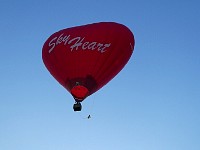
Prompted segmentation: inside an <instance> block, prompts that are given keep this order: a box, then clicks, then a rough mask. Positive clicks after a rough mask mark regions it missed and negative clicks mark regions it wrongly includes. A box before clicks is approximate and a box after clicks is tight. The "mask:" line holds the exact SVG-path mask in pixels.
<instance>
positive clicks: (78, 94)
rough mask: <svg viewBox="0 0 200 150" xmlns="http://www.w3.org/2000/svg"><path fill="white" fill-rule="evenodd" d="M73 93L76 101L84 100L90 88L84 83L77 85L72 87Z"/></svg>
mask: <svg viewBox="0 0 200 150" xmlns="http://www.w3.org/2000/svg"><path fill="white" fill-rule="evenodd" d="M71 94H72V96H73V97H74V99H75V101H76V102H82V101H83V100H84V99H85V98H86V97H87V96H88V94H89V90H88V89H87V88H86V87H85V86H82V85H76V86H74V87H73V88H72V89H71Z"/></svg>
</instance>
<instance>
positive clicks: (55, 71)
mask: <svg viewBox="0 0 200 150" xmlns="http://www.w3.org/2000/svg"><path fill="white" fill-rule="evenodd" d="M134 45H135V41H134V36H133V34H132V32H131V31H130V30H129V29H128V28H127V27H126V26H124V25H122V24H118V23H114V22H100V23H94V24H88V25H83V26H77V27H72V28H67V29H63V30H60V31H58V32H56V33H54V34H53V35H51V36H50V37H49V38H48V39H47V41H46V42H45V43H44V46H43V49H42V59H43V62H44V64H45V66H46V68H47V69H48V70H49V72H50V73H51V74H52V76H53V77H54V78H55V79H56V80H57V81H58V82H59V83H60V84H61V85H62V86H63V87H64V88H66V89H67V91H69V92H70V93H71V95H72V96H73V97H74V99H75V101H76V104H75V105H74V110H81V105H80V102H82V101H83V100H84V99H85V98H86V97H87V96H89V95H91V94H93V93H94V92H96V91H97V90H99V89H100V88H101V87H103V86H104V85H105V84H107V83H108V82H109V81H110V80H111V79H112V78H113V77H115V76H116V75H117V74H118V73H119V72H120V71H121V70H122V68H123V67H124V66H125V65H126V63H127V62H128V60H129V59H130V57H131V55H132V53H133V50H134Z"/></svg>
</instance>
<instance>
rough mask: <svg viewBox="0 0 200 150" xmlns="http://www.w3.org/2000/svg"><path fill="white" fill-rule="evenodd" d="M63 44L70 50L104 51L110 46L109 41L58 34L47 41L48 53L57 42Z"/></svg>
mask: <svg viewBox="0 0 200 150" xmlns="http://www.w3.org/2000/svg"><path fill="white" fill-rule="evenodd" d="M62 43H63V44H64V45H66V46H69V47H70V49H71V51H73V50H80V49H82V50H97V51H99V52H100V53H104V52H106V48H108V47H110V45H111V43H106V44H103V43H98V42H89V41H85V37H79V36H77V37H73V38H71V35H64V33H62V34H60V35H59V36H58V37H54V38H53V39H51V40H50V42H49V45H48V46H49V53H51V52H52V51H53V50H54V48H55V47H56V46H57V45H59V44H62Z"/></svg>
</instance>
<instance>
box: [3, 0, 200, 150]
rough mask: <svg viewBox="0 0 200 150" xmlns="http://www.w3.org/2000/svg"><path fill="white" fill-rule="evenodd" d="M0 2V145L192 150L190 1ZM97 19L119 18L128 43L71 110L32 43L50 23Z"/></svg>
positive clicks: (194, 48) (195, 55) (53, 26)
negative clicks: (131, 39) (114, 67)
mask: <svg viewBox="0 0 200 150" xmlns="http://www.w3.org/2000/svg"><path fill="white" fill-rule="evenodd" d="M0 2H1V4H0V54H1V55H0V71H1V73H0V149H1V150H83V149H84V150H122V149H123V150H199V149H200V46H199V43H200V9H199V6H200V2H199V1H198V0H184V1H182V0H165V1H163V0H151V1H150V0H101V1H97V0H96V1H92V0H87V1H82V0H74V1H73V0H71V1H66V0H61V1H58V0H48V1H47V0H27V1H25V0H21V1H20V0H18V1H17V0H12V1H11V0H0ZM99 21H115V22H119V23H122V24H124V25H126V26H128V27H129V28H130V29H131V30H132V32H133V33H134V35H135V39H136V45H135V51H134V53H133V55H132V57H131V59H130V61H129V63H128V64H127V65H126V66H125V68H124V69H123V70H122V72H120V74H119V75H118V76H117V77H116V78H114V79H113V80H112V81H111V82H110V83H109V84H107V85H106V86H105V87H104V88H102V89H101V90H100V91H98V92H97V93H95V94H94V95H92V96H90V97H88V99H86V100H85V101H84V102H83V107H84V108H83V111H82V112H81V113H75V112H73V110H72V105H73V103H74V101H73V98H72V97H71V95H70V94H69V93H67V92H66V90H65V89H64V88H63V87H62V86H60V85H59V84H58V83H57V81H55V80H54V78H53V77H52V76H51V75H50V74H49V72H48V71H47V70H46V68H45V67H44V65H43V62H42V59H41V51H42V46H43V43H44V42H45V40H46V39H47V38H48V37H49V36H50V35H51V34H52V33H54V32H56V31H58V30H60V29H63V28H68V27H72V26H77V25H84V24H88V23H93V22H99ZM89 114H90V115H91V116H92V118H91V119H89V120H88V119H85V117H87V115H89Z"/></svg>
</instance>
